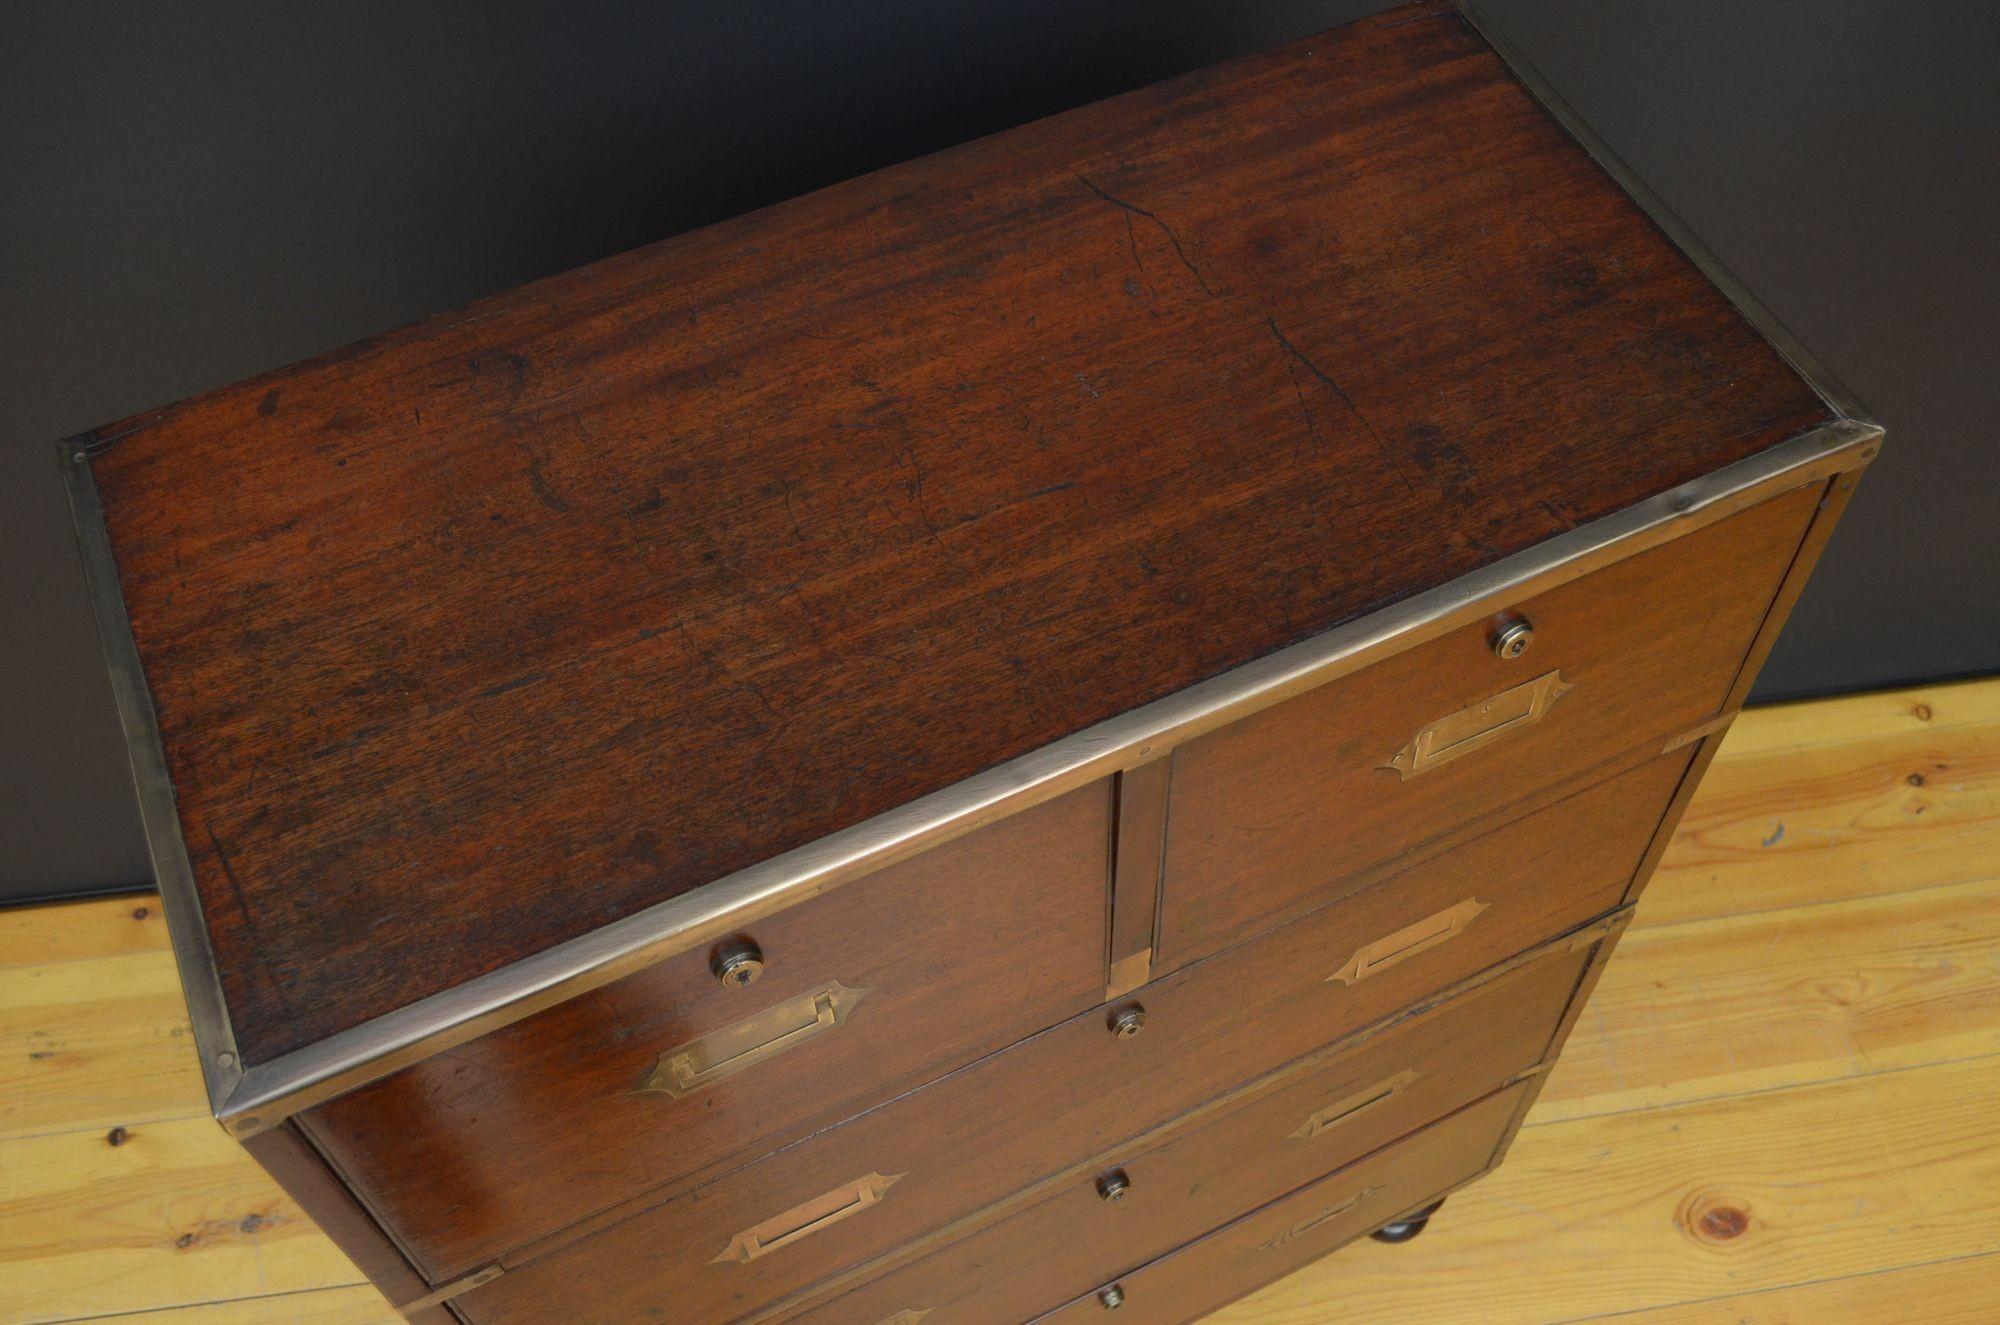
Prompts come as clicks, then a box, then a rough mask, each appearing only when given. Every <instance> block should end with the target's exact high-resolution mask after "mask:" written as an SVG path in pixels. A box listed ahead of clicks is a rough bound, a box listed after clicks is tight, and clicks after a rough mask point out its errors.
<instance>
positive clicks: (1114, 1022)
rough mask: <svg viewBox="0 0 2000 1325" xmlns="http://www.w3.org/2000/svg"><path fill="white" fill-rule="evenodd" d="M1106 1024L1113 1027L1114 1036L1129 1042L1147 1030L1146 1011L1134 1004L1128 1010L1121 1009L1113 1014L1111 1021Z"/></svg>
mask: <svg viewBox="0 0 2000 1325" xmlns="http://www.w3.org/2000/svg"><path fill="white" fill-rule="evenodd" d="M1105 1024H1106V1025H1108V1026H1110V1027H1111V1033H1112V1034H1113V1035H1115V1036H1117V1037H1118V1038H1119V1039H1121V1040H1129V1039H1131V1038H1132V1037H1133V1036H1135V1035H1137V1034H1138V1033H1139V1032H1140V1031H1143V1030H1145V1029H1146V1009H1144V1008H1142V1007H1140V1006H1139V1005H1138V1004H1137V1003H1134V1004H1133V1005H1132V1006H1130V1007H1128V1008H1121V1009H1119V1010H1118V1011H1116V1012H1114V1013H1112V1014H1111V1019H1110V1020H1109V1021H1108V1022H1106V1023H1105Z"/></svg>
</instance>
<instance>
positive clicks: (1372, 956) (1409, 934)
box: [1326, 897, 1488, 985]
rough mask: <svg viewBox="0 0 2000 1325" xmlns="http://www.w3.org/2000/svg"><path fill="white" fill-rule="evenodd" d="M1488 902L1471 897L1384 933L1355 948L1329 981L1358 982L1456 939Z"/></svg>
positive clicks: (1347, 983)
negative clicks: (1390, 932) (1448, 940)
mask: <svg viewBox="0 0 2000 1325" xmlns="http://www.w3.org/2000/svg"><path fill="white" fill-rule="evenodd" d="M1487 905H1488V904H1487V903H1485V902H1482V901H1480V900H1479V899H1478V898H1477V897H1468V898H1466V899H1465V900H1464V901H1462V902H1459V903H1457V904H1456V905H1454V906H1448V907H1446V908H1445V909H1444V910H1442V911H1440V912H1438V913H1437V914H1436V915H1434V916H1425V917H1424V918H1423V919H1422V920H1419V921H1417V922H1416V923H1415V924H1412V925H1405V926H1403V927H1402V928H1401V929H1399V930H1397V931H1396V932H1395V933H1393V934H1385V935H1383V936H1382V937H1381V938H1379V939H1376V940H1375V941H1374V942H1373V943H1370V944H1367V945H1366V946H1364V947H1361V948H1357V949H1355V951H1354V955H1353V956H1352V957H1349V958H1348V959H1347V964H1346V965H1344V966H1342V967H1341V968H1340V969H1339V970H1337V971H1335V972H1334V973H1333V974H1332V975H1329V976H1328V977H1327V978H1326V983H1328V984H1331V983H1333V982H1334V981H1335V980H1338V981H1340V982H1341V983H1342V984H1344V985H1353V984H1359V983H1361V982H1362V981H1363V980H1366V979H1367V978H1368V977H1369V976H1371V975H1374V974H1375V973H1376V972H1377V971H1384V970H1387V969H1388V968H1389V967H1391V966H1394V965H1395V964H1396V963H1397V962H1400V961H1403V960H1404V959H1406V958H1409V957H1414V956H1416V955H1417V954H1418V953H1420V952H1426V951H1428V950H1430V949H1431V948H1435V947H1436V946H1437V945H1438V944H1440V943H1443V942H1445V941H1446V940H1447V939H1453V938H1457V937H1458V936H1459V935H1460V934H1463V933H1464V932H1465V928H1466V926H1468V925H1470V924H1471V923H1472V921H1473V919H1474V917H1476V916H1477V915H1478V914H1479V913H1480V912H1481V911H1484V910H1485V909H1486V907H1487Z"/></svg>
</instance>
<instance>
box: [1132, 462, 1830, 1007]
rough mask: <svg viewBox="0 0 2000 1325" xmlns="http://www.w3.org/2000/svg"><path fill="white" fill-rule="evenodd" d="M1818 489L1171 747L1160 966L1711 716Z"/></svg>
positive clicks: (1252, 928) (1254, 928) (1261, 924)
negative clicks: (1504, 621)
mask: <svg viewBox="0 0 2000 1325" xmlns="http://www.w3.org/2000/svg"><path fill="white" fill-rule="evenodd" d="M1818 496H1819V489H1818V487H1817V486H1815V487H1812V488H1804V489H1799V490H1797V491H1795V492H1792V493H1788V494H1786V495H1784V496H1781V497H1777V498H1773V499H1771V500H1769V501H1766V502H1764V503H1763V504H1761V505H1759V506H1756V507H1753V508H1751V509H1749V510H1747V511H1743V512H1741V513H1739V514H1737V515H1734V516H1731V517H1730V518H1728V519H1726V520H1722V521H1719V522H1717V523H1716V524H1713V525H1710V526H1708V527H1707V528H1705V529H1702V530H1699V531H1697V532H1695V533H1692V534H1688V535H1686V536H1684V537H1682V538H1680V539H1677V540H1675V541H1674V542H1671V543H1667V544H1664V545H1662V546H1660V547H1657V548H1654V549H1652V550H1650V551H1647V552H1644V553H1641V554H1639V555H1637V556H1634V557H1630V558H1628V559H1626V560H1624V561H1621V562H1618V563H1616V564H1614V565H1612V566H1609V567H1607V568H1606V569H1603V570H1600V571H1596V572H1594V573H1592V574H1590V575H1586V576H1584V577H1582V578H1580V579H1577V580H1574V581H1572V582H1570V583H1569V584H1566V585H1563V586H1561V587H1559V588H1556V589H1552V590H1549V591H1548V592H1546V593H1543V594H1541V595H1539V596H1537V597H1535V598H1532V599H1530V600H1528V601H1525V602H1522V603H1520V604H1517V605H1516V608H1515V616H1516V617H1517V618H1518V619H1520V620H1524V621H1527V622H1529V623H1531V624H1532V627H1533V631H1534V638H1533V642H1532V643H1531V644H1530V645H1529V646H1528V647H1527V649H1526V650H1525V651H1524V652H1522V653H1521V654H1520V655H1519V656H1518V657H1513V658H1503V657H1500V656H1498V653H1497V652H1496V649H1495V647H1494V646H1493V642H1492V637H1493V631H1494V629H1495V625H1494V623H1480V624H1477V625H1472V626H1468V627H1465V628H1463V629H1460V630H1458V631H1455V632H1453V633H1450V634H1447V635H1443V636H1440V637H1439V638H1437V639H1434V640H1431V641H1429V642H1427V643H1425V644H1421V645H1418V646H1417V647H1415V648H1413V649H1410V650H1409V651H1407V652H1405V653H1401V654H1398V655H1397V656H1395V657H1393V658H1391V659H1389V660H1387V661H1385V662H1382V663H1379V664H1376V665H1374V666H1372V667H1368V668H1365V669H1363V670H1362V671H1359V672H1357V673H1355V674H1353V675H1352V676H1348V677H1345V678H1343V679H1341V680H1338V681H1334V682H1330V683H1328V684H1327V685H1324V686H1321V687H1319V688H1318V689H1315V690H1312V691H1310V692H1308V693H1306V694H1304V695H1301V696H1299V697H1298V698H1296V699H1292V700H1288V701H1286V702H1285V703H1283V704H1279V705H1277V706H1275V707H1273V708H1270V709H1266V710H1264V711H1263V712H1261V713H1258V714H1255V715H1253V716H1251V717H1249V718H1246V719H1244V720H1243V721H1241V722H1237V723H1234V724H1232V725H1230V726H1229V727H1226V728H1224V729H1222V730H1220V731H1216V732H1211V733H1209V734H1208V735H1206V736H1203V737H1200V738H1198V739H1196V740H1193V741H1190V742H1188V743H1187V744H1185V745H1183V746H1181V747H1180V749H1178V750H1177V751H1176V752H1175V753H1174V755H1173V756H1172V760H1173V763H1172V773H1171V779H1170V782H1169V792H1168V795H1169V801H1168V814H1167V827H1166V836H1165V848H1164V852H1163V855H1162V866H1161V869H1162V878H1161V885H1160V899H1161V905H1160V918H1159V947H1158V950H1157V953H1156V956H1155V960H1154V967H1153V969H1154V970H1155V972H1158V971H1162V970H1171V969H1173V968H1174V967H1176V966H1178V965H1181V964H1182V963H1184V962H1187V961H1190V960H1192V959H1194V958H1196V957H1200V956H1202V955H1204V954H1206V953H1209V952H1213V951H1215V950H1216V949H1217V948H1219V947H1221V946H1223V945H1224V944H1227V943H1230V942H1232V941H1235V940H1237V939H1241V938H1244V937H1246V936H1248V935H1250V934H1253V933H1256V932H1258V931H1259V930H1262V929H1265V928H1268V927H1269V926H1270V925H1271V924H1273V923H1276V922H1277V921H1279V920H1283V919H1285V918H1287V917H1288V916H1291V915H1295V914H1298V913H1299V912H1300V911H1302V910H1304V909H1307V908H1309V907H1311V906H1315V905H1318V904H1319V903H1320V902H1323V901H1325V900H1326V890H1327V889H1328V888H1329V887H1330V886H1332V885H1335V884H1337V882H1338V881H1339V880H1341V879H1343V878H1345V877H1347V876H1350V875H1353V874H1355V873H1357V872H1360V871H1363V870H1366V869H1368V868H1369V867H1371V866H1374V865H1377V864H1379V863H1380V862H1383V861H1386V860H1389V859H1391V858H1393V857H1395V856H1397V855H1398V854H1400V853H1401V852H1403V851H1405V850H1407V849H1409V848H1411V847H1412V846H1414V845H1416V844H1417V843H1419V842H1422V841H1424V840H1425V839H1428V838H1430V837H1431V836H1433V835H1435V834H1438V833H1441V832H1444V831H1446V830H1448V829H1450V828H1452V827H1453V826H1455V825H1458V824H1464V823H1468V822H1471V821H1473V820H1475V819H1478V818H1480V817H1481V816H1483V815H1485V814H1488V813H1490V812H1492V811H1493V810H1495V809H1497V808H1499V807H1501V806H1504V805H1507V804H1509V803H1511V802H1513V801H1516V800H1519V799H1521V798H1522V797H1524V796H1526V795H1528V794H1529V793H1531V792H1534V791H1536V790H1538V789H1540V788H1543V787H1547V786H1551V785H1553V784H1555V783H1558V782H1560V781H1562V780H1563V779H1565V778H1568V777H1570V776H1572V775H1575V774H1577V773H1579V772H1581V771H1582V770H1585V769H1587V768H1590V767H1592V766H1594V765H1597V764H1599V763H1601V762H1603V761H1605V760H1607V759H1610V758H1612V757H1613V756H1615V755H1617V754H1619V753H1620V752H1623V751H1628V750H1631V749H1633V748H1634V747H1636V746H1638V745H1640V744H1642V743H1643V742H1645V741H1647V740H1649V739H1662V740H1663V739H1665V738H1667V737H1669V736H1672V735H1675V734H1678V733H1680V732H1682V731H1684V730H1686V729H1687V728H1689V727H1692V726H1694V725H1696V724H1699V723H1701V722H1703V721H1705V720H1707V719H1708V718H1710V717H1712V716H1714V715H1715V714H1716V713H1717V712H1718V709H1719V707H1720V705H1721V704H1722V703H1723V701H1724V699H1725V697H1726V696H1727V693H1728V691H1729V688H1730V685H1731V683H1732V681H1733V680H1734V679H1735V677H1736V674H1737V671H1738V669H1739V667H1740V666H1741V664H1742V662H1743V660H1744V658H1745V656H1746V654H1747V653H1748V651H1749V648H1750V643H1751V639H1752V637H1753V636H1754V634H1755V632H1756V630H1757V627H1758V625H1759V624H1760V623H1761V622H1762V621H1763V619H1764V614H1765V612H1766V610H1767V609H1768V608H1769V606H1770V604H1771V601H1772V599H1773V597H1774V595H1775V594H1776V592H1777V588H1778V582H1779V579H1780V577H1781V576H1782V575H1783V573H1784V571H1785V569H1786V567H1787V566H1788V565H1789V564H1790V562H1791V558H1792V554H1793V552H1794V550H1795V549H1796V548H1797V546H1798V543H1799V539H1800V536H1801V534H1802V533H1803V531H1804V529H1805V526H1806V522H1807V520H1808V519H1809V518H1810V516H1811V515H1812V513H1813V510H1814V507H1815V505H1816V503H1817V500H1818Z"/></svg>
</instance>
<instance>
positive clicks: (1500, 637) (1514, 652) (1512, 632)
mask: <svg viewBox="0 0 2000 1325" xmlns="http://www.w3.org/2000/svg"><path fill="white" fill-rule="evenodd" d="M1534 642H1535V627H1534V624H1533V623H1532V622H1530V621H1529V620H1528V618H1526V617H1524V616H1513V615H1508V616H1504V617H1502V618H1500V622H1499V624H1498V625H1496V626H1495V627H1494V628H1493V652H1494V653H1495V654H1496V655H1497V656H1498V657H1500V658H1502V659H1504V660H1506V661H1508V662H1512V661H1513V660H1514V659H1516V658H1518V657H1520V656H1521V655H1522V654H1524V653H1526V652H1527V651H1528V646H1529V645H1530V644H1533V643H1534Z"/></svg>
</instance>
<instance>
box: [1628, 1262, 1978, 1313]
mask: <svg viewBox="0 0 2000 1325" xmlns="http://www.w3.org/2000/svg"><path fill="white" fill-rule="evenodd" d="M1996 1283H2000V1252H1988V1253H1985V1254H1983V1255H1982V1254H1979V1253H1973V1254H1971V1255H1967V1256H1957V1257H1953V1258H1952V1259H1951V1260H1947V1261H1936V1262H1933V1263H1931V1264H1929V1265H1911V1266H1903V1267H1899V1268H1897V1269H1893V1270H1876V1271H1873V1272H1872V1273H1867V1274H1854V1275H1847V1276H1844V1277H1841V1278H1837V1279H1819V1280H1815V1281H1813V1282H1811V1283H1804V1284H1788V1285H1786V1286H1785V1287H1783V1288H1769V1289H1765V1290H1764V1291H1763V1292H1760V1293H1740V1294H1731V1295H1729V1296H1727V1297H1716V1298H1709V1299H1707V1300H1705V1301H1701V1302H1684V1303H1679V1304H1676V1305H1674V1306H1670V1307H1657V1308H1654V1309H1653V1310H1650V1311H1634V1312H1620V1313H1619V1314H1618V1317H1617V1319H1618V1321H1619V1322H1620V1325H1826V1323H1827V1322H1828V1321H1838V1322H1840V1325H1909V1322H1910V1321H1912V1320H1920V1321H1922V1322H1923V1325H1991V1322H1992V1320H1993V1316H1994V1311H1993V1292H1994V1285H1995V1284H1996Z"/></svg>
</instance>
